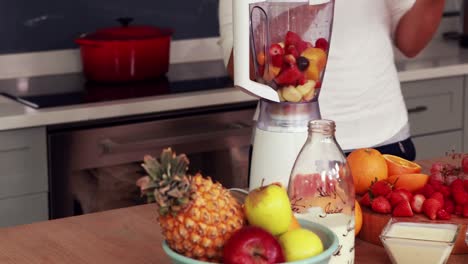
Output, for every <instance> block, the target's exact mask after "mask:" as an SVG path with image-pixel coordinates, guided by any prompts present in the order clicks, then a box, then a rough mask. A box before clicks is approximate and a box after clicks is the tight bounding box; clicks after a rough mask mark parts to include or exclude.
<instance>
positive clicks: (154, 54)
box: [76, 18, 172, 82]
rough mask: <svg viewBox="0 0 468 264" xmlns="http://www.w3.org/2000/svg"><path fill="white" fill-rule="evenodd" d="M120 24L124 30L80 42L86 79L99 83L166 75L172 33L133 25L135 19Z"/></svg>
mask: <svg viewBox="0 0 468 264" xmlns="http://www.w3.org/2000/svg"><path fill="white" fill-rule="evenodd" d="M118 21H119V22H120V23H121V24H122V26H121V27H113V28H106V29H101V30H98V31H96V32H94V33H91V34H84V35H82V36H81V37H79V38H78V39H76V43H77V44H78V45H80V53H81V61H82V63H83V72H84V74H85V76H86V78H87V79H88V80H92V81H97V82H128V81H139V80H147V79H152V78H157V77H160V76H161V75H164V74H166V73H167V71H168V69H169V50H170V49H169V48H170V42H171V37H172V30H171V29H161V28H157V27H152V26H129V23H130V22H131V21H132V19H131V18H119V19H118Z"/></svg>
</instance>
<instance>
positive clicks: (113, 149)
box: [99, 123, 252, 154]
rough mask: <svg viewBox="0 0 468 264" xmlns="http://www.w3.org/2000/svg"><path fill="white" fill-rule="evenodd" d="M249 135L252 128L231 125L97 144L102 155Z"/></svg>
mask: <svg viewBox="0 0 468 264" xmlns="http://www.w3.org/2000/svg"><path fill="white" fill-rule="evenodd" d="M251 133H252V126H250V125H247V124H243V123H232V124H229V125H228V126H226V127H224V128H221V129H219V130H217V131H205V132H202V133H197V134H189V135H181V136H174V137H164V138H151V139H145V140H137V141H133V140H117V139H112V138H104V139H102V140H101V141H100V142H99V143H100V146H101V150H102V154H116V153H125V152H133V151H139V150H140V151H141V150H147V149H154V148H162V147H165V146H173V145H176V144H193V143H197V142H199V141H207V140H210V139H217V138H225V139H227V140H228V138H229V137H236V136H248V135H250V134H251ZM213 147H215V146H213Z"/></svg>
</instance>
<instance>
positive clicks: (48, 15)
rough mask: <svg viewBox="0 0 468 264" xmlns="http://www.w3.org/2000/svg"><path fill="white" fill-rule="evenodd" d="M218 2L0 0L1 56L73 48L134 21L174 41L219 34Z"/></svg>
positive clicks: (187, 0) (193, 0)
mask: <svg viewBox="0 0 468 264" xmlns="http://www.w3.org/2000/svg"><path fill="white" fill-rule="evenodd" d="M217 10H218V0H166V1H162V0H133V1H132V0H0V54H5V53H19V52H31V51H44V50H55V49H68V48H76V47H77V45H76V44H75V43H74V41H73V40H74V39H75V38H76V37H77V36H79V35H80V34H82V33H85V32H92V31H95V30H96V29H97V28H102V27H110V26H116V25H118V24H117V23H116V22H115V19H116V18H118V17H124V16H125V17H133V18H134V19H135V21H134V23H135V24H150V25H155V26H160V27H171V28H173V29H174V30H175V33H174V39H175V40H177V39H191V38H204V37H213V36H217V35H218V20H217Z"/></svg>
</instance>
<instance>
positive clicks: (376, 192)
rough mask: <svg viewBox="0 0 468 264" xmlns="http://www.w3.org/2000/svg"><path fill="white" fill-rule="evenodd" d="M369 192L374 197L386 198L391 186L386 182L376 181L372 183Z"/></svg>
mask: <svg viewBox="0 0 468 264" xmlns="http://www.w3.org/2000/svg"><path fill="white" fill-rule="evenodd" d="M370 192H371V193H372V195H373V196H374V197H379V196H387V195H388V194H389V193H391V192H392V185H390V183H388V182H387V181H386V180H380V181H376V182H373V183H372V185H371V187H370Z"/></svg>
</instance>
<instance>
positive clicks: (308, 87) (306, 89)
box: [296, 80, 315, 95]
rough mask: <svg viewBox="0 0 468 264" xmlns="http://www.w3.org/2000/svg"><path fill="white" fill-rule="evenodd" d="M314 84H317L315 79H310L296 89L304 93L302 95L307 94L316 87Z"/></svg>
mask: <svg viewBox="0 0 468 264" xmlns="http://www.w3.org/2000/svg"><path fill="white" fill-rule="evenodd" d="M314 86H315V81H312V80H309V81H307V82H306V83H305V84H303V85H298V86H297V87H296V89H297V90H298V91H299V92H300V93H301V94H302V95H306V94H308V93H310V91H312V90H313V89H314Z"/></svg>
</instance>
